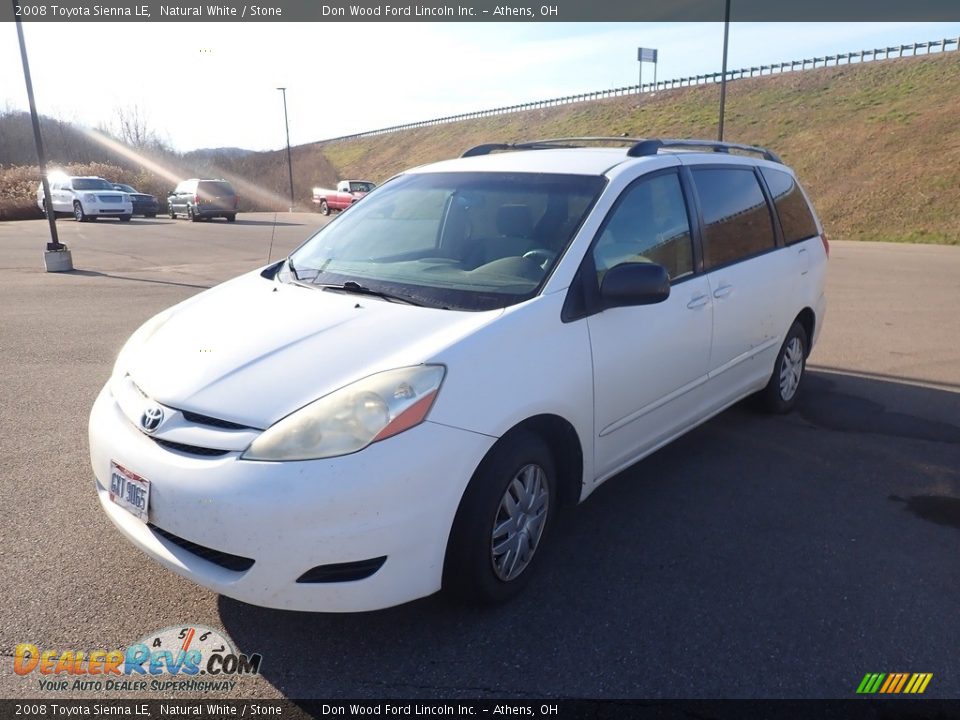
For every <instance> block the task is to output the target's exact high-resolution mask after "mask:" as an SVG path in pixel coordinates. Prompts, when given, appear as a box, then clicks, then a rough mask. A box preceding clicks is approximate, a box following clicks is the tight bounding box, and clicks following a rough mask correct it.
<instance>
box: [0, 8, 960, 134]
mask: <svg viewBox="0 0 960 720" xmlns="http://www.w3.org/2000/svg"><path fill="white" fill-rule="evenodd" d="M838 1H839V0H838ZM25 35H26V41H27V49H28V52H29V54H30V63H31V71H32V73H33V82H34V90H35V93H36V99H37V104H38V109H39V110H40V112H41V113H43V114H46V115H52V116H54V117H58V118H61V119H65V120H72V121H76V122H80V123H84V124H87V125H90V126H94V127H95V126H97V125H99V124H101V123H103V124H108V125H109V124H110V123H111V122H114V121H115V118H116V113H117V109H118V108H129V107H132V106H138V107H139V109H140V110H141V112H142V113H143V114H144V115H145V116H146V118H147V119H148V122H149V125H150V127H151V129H152V130H154V131H155V132H157V133H158V134H159V135H160V136H161V137H162V138H163V139H164V140H166V141H167V142H168V143H170V144H171V145H173V146H174V147H175V148H177V149H179V150H190V149H194V148H198V147H223V146H237V147H244V148H249V149H253V150H265V149H275V148H279V147H282V146H283V144H284V142H285V138H284V126H283V104H282V98H281V95H280V93H279V92H278V91H277V90H276V89H275V88H277V87H279V86H286V87H287V103H288V109H289V113H290V139H291V142H292V143H293V144H294V145H297V144H301V143H306V142H312V141H315V140H322V139H325V138H329V137H334V136H337V135H343V134H348V133H354V132H359V131H363V130H371V129H375V128H378V127H384V126H388V125H395V124H399V123H404V122H411V121H415V120H421V119H428V118H432V117H438V116H442V115H452V114H455V113H460V112H466V111H470V110H480V109H484V108H488V107H496V106H499V105H512V104H517V103H521V102H526V101H530V100H537V99H541V98H549V97H555V96H561V95H570V94H574V93H581V92H588V91H593V90H602V89H608V88H612V87H620V86H624V85H630V84H635V83H636V82H637V70H638V64H637V61H636V57H637V54H636V53H637V47H638V46H644V47H653V48H658V49H659V51H660V63H659V67H658V78H659V79H661V80H663V79H669V78H673V77H679V76H686V75H691V74H703V73H708V72H715V71H718V70H719V69H720V65H721V49H722V42H723V26H722V24H719V23H716V24H711V23H675V24H668V23H546V22H545V23H521V22H517V23H507V22H503V23H392V24H391V23H341V22H337V23H302V24H275V23H271V24H255V23H222V24H218V23H189V22H183V23H87V22H84V23H28V24H26V26H25ZM958 35H960V23H910V24H904V23H897V24H894V23H810V24H805V23H789V24H788V23H783V24H781V23H734V24H733V25H732V26H731V31H730V59H729V67H730V68H731V69H733V68H739V67H743V66H749V65H757V64H760V63H770V62H780V61H786V60H794V59H799V58H801V57H811V56H813V55H824V54H829V53H834V52H845V51H848V50H859V49H865V48H874V47H883V46H887V45H900V44H907V43H913V42H920V41H926V40H933V39H940V38H944V37H952V38H956V37H957V36H958ZM958 57H960V56H958ZM0 67H2V68H4V72H3V74H2V82H0V107H4V108H8V109H26V108H27V100H26V91H25V89H24V85H23V81H22V78H21V76H20V73H19V72H18V70H19V67H20V58H19V52H18V47H17V39H16V32H15V28H14V25H13V24H12V23H3V24H0ZM652 76H653V67H652V66H651V65H646V66H645V67H644V81H645V82H647V81H649V80H650V79H652Z"/></svg>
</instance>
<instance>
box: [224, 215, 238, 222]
mask: <svg viewBox="0 0 960 720" xmlns="http://www.w3.org/2000/svg"><path fill="white" fill-rule="evenodd" d="M224 217H225V218H226V219H227V222H236V221H237V214H236V213H230V214H229V215H224Z"/></svg>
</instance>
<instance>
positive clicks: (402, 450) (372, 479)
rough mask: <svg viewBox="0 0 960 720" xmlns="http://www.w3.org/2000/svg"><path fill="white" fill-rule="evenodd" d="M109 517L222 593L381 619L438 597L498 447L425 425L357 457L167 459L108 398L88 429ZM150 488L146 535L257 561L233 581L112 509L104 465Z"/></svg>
mask: <svg viewBox="0 0 960 720" xmlns="http://www.w3.org/2000/svg"><path fill="white" fill-rule="evenodd" d="M89 430H90V455H91V462H92V465H93V471H94V475H95V476H96V489H97V493H98V495H99V499H100V503H101V505H102V507H103V510H104V512H106V514H107V516H108V517H109V518H110V520H111V521H112V522H113V524H114V525H115V526H116V527H117V528H118V529H119V530H120V532H121V533H122V534H123V535H125V536H126V537H127V539H128V540H130V541H131V542H133V543H134V544H135V545H136V546H137V547H139V548H140V549H141V550H143V551H144V552H145V553H146V554H147V555H149V556H150V557H152V558H153V559H154V560H157V561H158V562H160V563H162V564H163V565H165V566H166V567H167V568H169V569H170V570H173V571H174V572H175V573H177V574H179V575H182V576H183V577H186V578H188V579H190V580H193V581H194V582H196V583H198V584H200V585H203V586H204V587H207V588H210V589H212V590H214V591H216V592H218V593H221V594H223V595H227V596H229V597H232V598H236V599H237V600H242V601H244V602H248V603H251V604H254V605H262V606H266V607H272V608H280V609H287V610H311V611H329V612H352V611H363V610H376V609H380V608H385V607H390V606H393V605H398V604H400V603H404V602H408V601H410V600H414V599H416V598H419V597H423V596H426V595H429V594H431V593H433V592H436V591H437V590H439V589H440V584H441V578H442V573H443V560H444V555H445V552H446V545H447V538H448V536H449V533H450V528H451V526H452V523H453V518H454V515H455V513H456V510H457V506H458V505H459V503H460V498H461V496H462V494H463V491H464V489H465V487H466V485H467V482H468V481H469V479H470V477H471V475H472V474H473V471H474V469H475V468H476V467H477V465H478V464H479V462H480V460H481V459H482V458H483V456H484V455H485V454H486V452H487V451H488V450H489V449H490V447H491V446H492V444H493V442H494V441H495V438H492V437H488V436H486V435H479V434H476V433H472V432H468V431H464V430H459V429H455V428H451V427H448V426H445V425H437V424H434V423H430V422H426V423H424V424H422V425H419V426H418V427H415V428H413V429H411V430H409V431H407V432H405V433H402V434H400V435H397V436H395V437H392V438H389V439H387V440H384V441H381V442H378V443H374V444H373V445H371V446H370V447H368V448H366V449H365V450H362V451H360V452H358V453H355V454H353V455H347V456H344V457H340V458H332V459H327V460H316V461H307V462H287V463H267V462H254V461H246V460H240V459H239V453H228V454H227V455H224V456H221V457H197V456H191V455H187V454H185V453H182V452H178V451H175V450H170V449H167V448H165V447H163V446H161V445H159V444H157V443H156V442H154V440H152V439H151V438H150V437H149V436H147V435H145V434H143V433H141V432H140V431H139V430H138V429H137V428H135V427H134V426H133V425H132V424H131V423H130V422H129V421H128V420H127V418H126V417H125V416H124V415H123V414H122V413H121V411H120V409H119V408H118V406H117V404H116V403H115V402H114V400H113V398H112V396H111V394H110V392H109V390H108V388H106V387H105V388H104V389H103V391H101V393H100V395H99V397H98V398H97V401H96V403H95V404H94V407H93V411H92V412H91V415H90V428H89ZM111 460H113V461H115V462H117V463H119V464H120V465H122V466H124V467H125V468H127V469H128V470H131V471H132V472H134V473H136V474H138V475H140V476H142V477H144V478H146V479H147V480H149V481H150V483H151V485H150V506H149V519H150V524H151V525H154V526H156V527H157V528H161V529H162V530H163V531H165V532H166V533H171V534H173V535H175V536H178V537H179V538H182V539H184V540H186V541H189V543H195V544H196V545H199V546H202V547H204V548H210V549H213V550H217V551H221V552H224V553H230V554H232V555H236V556H240V557H242V558H250V559H252V560H253V561H254V562H253V565H252V566H251V567H250V568H249V569H247V570H243V571H236V570H231V569H227V568H226V567H224V566H222V565H221V564H218V563H217V562H214V561H211V560H208V559H205V558H204V557H201V555H200V554H197V553H196V552H191V551H190V550H188V549H186V547H185V545H186V546H189V543H186V544H185V543H175V542H172V541H171V540H169V539H167V538H166V537H164V535H163V534H162V533H159V532H156V531H154V530H152V529H151V528H150V527H149V526H148V525H146V524H145V523H143V522H141V521H140V520H138V519H137V518H136V517H134V516H133V515H131V514H130V513H128V512H127V511H126V510H124V509H123V508H121V507H120V506H118V505H116V504H115V503H113V502H112V501H111V500H110V497H109V492H108V488H109V486H110V462H111ZM383 556H386V558H387V559H386V562H385V563H384V564H383V566H382V567H380V568H379V570H377V571H376V572H374V573H373V574H372V575H371V576H370V577H367V578H365V579H361V580H351V581H346V582H324V583H298V582H297V578H299V577H300V576H301V575H303V573H304V572H306V571H307V570H310V569H311V568H314V567H316V566H323V565H331V564H334V565H336V564H342V563H351V562H356V561H363V560H369V559H372V558H379V557H383Z"/></svg>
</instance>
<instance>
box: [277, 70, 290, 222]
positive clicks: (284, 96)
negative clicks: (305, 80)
mask: <svg viewBox="0 0 960 720" xmlns="http://www.w3.org/2000/svg"><path fill="white" fill-rule="evenodd" d="M277 90H279V91H280V92H282V93H283V124H284V125H285V126H286V128H287V173H288V174H289V175H290V212H293V206H294V202H293V160H292V159H291V158H290V120H289V119H288V118H287V89H286V88H285V87H279V88H277Z"/></svg>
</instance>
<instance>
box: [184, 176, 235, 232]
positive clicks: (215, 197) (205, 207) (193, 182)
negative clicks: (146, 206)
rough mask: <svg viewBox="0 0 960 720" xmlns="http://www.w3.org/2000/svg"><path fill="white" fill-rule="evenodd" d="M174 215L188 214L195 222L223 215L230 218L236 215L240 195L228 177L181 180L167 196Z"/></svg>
mask: <svg viewBox="0 0 960 720" xmlns="http://www.w3.org/2000/svg"><path fill="white" fill-rule="evenodd" d="M167 204H168V206H169V212H170V217H171V218H176V217H177V216H178V215H185V216H186V217H187V218H188V219H189V220H191V221H192V222H196V221H197V220H209V219H210V218H215V217H222V218H226V219H227V221H228V222H233V221H234V220H236V219H237V208H238V207H240V199H239V198H238V197H237V191H236V190H234V189H233V185H231V184H230V183H229V182H227V181H226V180H200V179H198V178H192V179H190V180H184V181H183V182H181V183H179V184H178V185H177V187H176V188H174V189H173V190H172V191H171V192H170V196H169V197H168V198H167Z"/></svg>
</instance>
